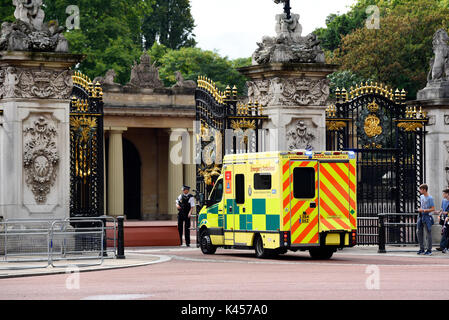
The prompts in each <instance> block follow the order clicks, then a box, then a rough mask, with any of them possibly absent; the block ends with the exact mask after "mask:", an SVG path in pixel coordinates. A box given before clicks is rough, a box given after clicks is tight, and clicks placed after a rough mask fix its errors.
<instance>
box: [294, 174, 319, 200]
mask: <svg viewBox="0 0 449 320" xmlns="http://www.w3.org/2000/svg"><path fill="white" fill-rule="evenodd" d="M293 196H294V197H295V198H296V199H313V198H315V169H314V168H295V169H294V170H293Z"/></svg>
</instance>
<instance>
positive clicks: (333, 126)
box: [326, 83, 427, 245]
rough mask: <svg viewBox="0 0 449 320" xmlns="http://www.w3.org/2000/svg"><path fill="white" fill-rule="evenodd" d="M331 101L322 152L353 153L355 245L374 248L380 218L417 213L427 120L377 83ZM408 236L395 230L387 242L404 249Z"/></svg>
mask: <svg viewBox="0 0 449 320" xmlns="http://www.w3.org/2000/svg"><path fill="white" fill-rule="evenodd" d="M336 95H337V103H336V104H335V105H332V106H330V107H329V108H328V109H327V115H326V127H327V139H326V143H327V150H335V151H337V150H353V151H355V152H356V153H357V160H358V183H357V208H358V221H357V224H358V244H362V245H375V244H377V243H378V239H377V236H378V215H379V214H380V213H410V212H415V210H416V209H417V205H418V201H419V192H418V186H419V185H420V184H421V183H423V182H424V181H425V171H424V165H425V139H424V135H425V124H426V123H427V115H426V114H425V112H422V110H421V109H418V108H416V107H406V105H405V96H406V92H405V91H404V90H402V91H401V92H400V91H399V90H396V91H393V89H390V88H388V87H386V86H384V85H380V86H378V85H377V83H376V84H373V83H371V84H368V83H365V84H361V85H360V86H356V88H351V90H350V91H349V92H348V91H346V89H342V90H340V89H337V91H336ZM395 219H396V220H398V221H396V222H401V221H400V220H401V219H405V218H402V217H401V216H397V217H396V218H395ZM398 230H399V229H398ZM408 236H409V235H407V234H406V233H405V232H402V231H401V230H399V231H398V232H396V233H395V234H392V235H390V239H392V241H393V242H394V243H405V239H406V238H407V237H408Z"/></svg>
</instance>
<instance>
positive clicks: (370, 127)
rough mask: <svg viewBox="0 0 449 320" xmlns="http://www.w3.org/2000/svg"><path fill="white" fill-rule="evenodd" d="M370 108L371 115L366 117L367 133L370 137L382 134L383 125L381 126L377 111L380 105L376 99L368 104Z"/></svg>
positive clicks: (365, 127)
mask: <svg viewBox="0 0 449 320" xmlns="http://www.w3.org/2000/svg"><path fill="white" fill-rule="evenodd" d="M368 110H369V111H370V112H371V114H370V115H369V116H367V117H366V119H365V126H364V129H365V133H366V135H367V136H368V137H369V138H373V137H375V136H378V135H381V134H382V131H383V130H382V127H381V126H380V119H379V117H378V116H377V115H376V112H377V111H378V110H379V105H378V104H377V103H376V101H375V100H373V102H371V103H370V104H369V105H368Z"/></svg>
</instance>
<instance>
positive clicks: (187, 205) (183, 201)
mask: <svg viewBox="0 0 449 320" xmlns="http://www.w3.org/2000/svg"><path fill="white" fill-rule="evenodd" d="M189 191H190V187H189V186H183V187H182V194H180V195H179V197H178V199H177V200H176V207H177V208H178V231H179V239H180V240H181V245H182V233H183V229H184V231H185V240H186V245H187V247H190V218H191V217H192V212H193V209H194V208H195V199H194V197H193V195H191V194H190V193H189Z"/></svg>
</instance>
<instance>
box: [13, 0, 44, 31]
mask: <svg viewBox="0 0 449 320" xmlns="http://www.w3.org/2000/svg"><path fill="white" fill-rule="evenodd" d="M13 4H14V5H15V6H16V10H15V11H14V17H15V18H16V19H17V20H20V21H23V22H25V23H28V24H31V25H32V26H33V27H34V28H35V29H36V30H42V26H43V24H44V17H45V13H44V10H42V9H41V6H42V0H13Z"/></svg>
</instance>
